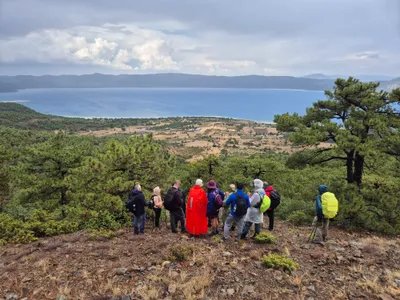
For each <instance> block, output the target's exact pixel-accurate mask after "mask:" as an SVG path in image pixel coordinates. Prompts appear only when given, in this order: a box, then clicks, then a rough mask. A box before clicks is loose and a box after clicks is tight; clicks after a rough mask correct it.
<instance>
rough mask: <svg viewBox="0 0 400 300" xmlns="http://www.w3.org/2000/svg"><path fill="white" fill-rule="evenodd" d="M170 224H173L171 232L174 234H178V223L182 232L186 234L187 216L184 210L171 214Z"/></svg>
mask: <svg viewBox="0 0 400 300" xmlns="http://www.w3.org/2000/svg"><path fill="white" fill-rule="evenodd" d="M170 222H171V230H172V232H174V233H175V232H178V230H176V228H177V226H178V222H180V223H181V232H182V233H183V232H186V224H185V214H184V213H183V209H182V208H181V209H180V210H178V211H171V212H170Z"/></svg>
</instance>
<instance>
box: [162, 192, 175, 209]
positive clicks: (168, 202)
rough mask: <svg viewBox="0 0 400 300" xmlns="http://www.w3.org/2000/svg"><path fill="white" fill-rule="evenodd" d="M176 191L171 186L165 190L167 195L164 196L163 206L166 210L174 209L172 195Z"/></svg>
mask: <svg viewBox="0 0 400 300" xmlns="http://www.w3.org/2000/svg"><path fill="white" fill-rule="evenodd" d="M176 192H177V191H174V189H173V188H170V189H169V190H168V192H167V195H166V196H165V198H164V208H165V209H166V210H169V211H171V210H172V209H174V196H175V193H176Z"/></svg>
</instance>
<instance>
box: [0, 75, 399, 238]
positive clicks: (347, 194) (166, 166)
mask: <svg viewBox="0 0 400 300" xmlns="http://www.w3.org/2000/svg"><path fill="white" fill-rule="evenodd" d="M376 89H377V86H376V84H367V83H360V82H358V81H357V80H355V79H352V78H349V79H348V80H338V81H337V83H336V87H335V89H334V91H332V92H330V91H329V92H327V97H328V100H324V101H319V102H317V103H316V104H314V106H313V107H312V108H310V109H308V110H307V114H306V115H305V116H299V115H296V114H294V115H288V114H285V115H282V116H277V117H276V121H277V125H278V129H280V130H282V131H287V132H290V134H289V139H290V140H291V141H292V142H293V143H294V144H295V145H297V146H302V147H303V148H302V151H299V152H297V153H295V154H292V155H289V154H282V153H272V152H266V153H264V154H257V155H250V156H247V157H244V156H240V157H238V156H234V155H230V154H229V152H227V153H224V155H221V156H209V157H206V158H204V159H203V160H200V161H196V162H191V163H188V162H185V161H184V160H183V159H182V158H180V157H175V156H174V155H171V154H169V153H168V152H167V151H166V150H165V147H164V146H163V144H162V143H160V142H156V141H154V140H153V139H152V136H151V135H146V136H128V135H121V136H114V137H88V136H77V135H75V134H73V133H64V132H57V133H53V132H46V131H38V130H26V129H16V128H10V127H19V126H11V125H10V124H11V123H12V122H13V121H14V120H16V119H18V118H21V116H19V115H18V113H19V112H20V111H23V112H24V114H23V118H27V119H24V122H26V121H27V120H29V118H37V117H38V116H36V115H35V112H33V111H30V110H29V109H28V110H27V111H25V108H23V107H22V106H21V108H18V109H15V106H17V105H16V104H13V105H14V106H12V107H14V109H13V110H11V111H7V112H4V109H3V112H2V113H1V124H2V125H3V126H0V225H1V226H0V228H1V231H0V245H1V244H5V243H26V242H30V241H33V240H35V239H37V238H39V237H42V236H52V235H57V234H64V233H70V232H74V231H77V230H82V229H88V230H100V231H101V232H103V233H104V234H105V235H107V236H108V235H109V234H108V233H109V230H116V229H118V228H120V227H123V226H126V225H127V224H129V223H130V216H129V214H128V213H127V212H126V210H125V207H124V202H125V200H126V199H127V197H128V194H129V192H130V191H131V189H132V186H133V185H134V182H135V181H139V182H141V184H142V186H143V188H144V193H145V196H146V197H147V198H149V197H150V195H151V191H152V189H153V188H154V187H155V186H157V185H158V186H160V187H161V188H162V189H163V191H164V192H165V191H166V190H167V189H168V188H169V186H170V184H171V182H172V181H173V180H174V179H180V180H181V181H182V183H183V187H184V189H186V190H188V189H189V188H190V187H191V186H192V185H193V183H194V181H195V180H196V178H202V179H203V180H204V181H206V180H209V179H211V178H213V179H215V180H216V181H217V183H218V185H219V187H220V188H222V189H224V190H227V189H228V186H229V184H231V183H235V182H238V181H241V182H244V183H246V184H247V185H248V186H247V187H248V189H247V190H248V191H249V188H250V185H249V184H250V182H251V181H252V180H253V179H254V178H261V179H263V180H265V181H268V182H269V183H270V184H272V185H273V186H274V187H275V188H276V189H277V190H278V191H279V192H280V194H281V196H282V201H281V205H280V206H279V207H278V209H277V210H276V215H277V216H278V217H279V218H281V219H286V220H288V221H290V222H293V223H294V224H296V225H301V224H304V223H306V224H307V223H309V222H311V221H312V217H313V215H314V214H315V204H314V199H315V196H316V193H317V188H318V185H320V184H325V185H327V186H328V187H329V189H330V190H331V191H332V192H334V193H335V194H336V197H337V198H338V200H339V203H340V209H339V214H338V216H337V217H336V218H335V219H334V222H333V224H336V225H340V226H344V227H354V228H364V229H367V230H372V231H377V232H382V233H385V234H393V235H395V234H400V210H399V209H398V208H399V207H400V188H399V187H400V174H399V172H398V170H400V151H399V150H400V137H399V124H400V120H399V119H400V118H399V111H398V103H399V98H400V97H399V95H400V92H399V91H398V90H395V91H393V92H392V93H391V94H388V93H385V92H378V91H376ZM1 105H3V104H1ZM18 107H19V106H18ZM2 108H4V107H2ZM30 114H31V116H29V115H30ZM18 120H19V119H18ZM70 121H71V122H72V123H73V121H72V119H71V120H68V122H70ZM18 122H19V121H18ZM18 122H17V123H18ZM35 122H36V121H35ZM43 122H49V124H52V125H49V126H48V129H53V128H56V127H57V126H58V125H59V124H58V123H57V122H59V120H58V119H57V118H55V119H54V120H52V119H51V118H45V121H43ZM51 122H56V123H51ZM63 122H64V121H63ZM65 122H66V121H65ZM82 122H86V121H82ZM90 122H94V124H98V123H96V122H95V121H90ZM90 122H89V123H85V124H86V125H87V124H90ZM99 122H100V121H99ZM149 122H150V121H149ZM18 124H20V123H18ZM24 124H26V123H24ZM54 124H56V125H54ZM174 124H175V123H174ZM86 125H85V126H86ZM53 126H54V127H53ZM95 126H97V125H95ZM99 126H100V125H99ZM101 126H102V125H101ZM21 127H23V126H22V125H21ZM23 128H26V126H24V127H23ZM71 128H75V129H77V128H76V127H71ZM321 142H328V146H325V147H321V146H320V145H321V144H320V143H321ZM100 235H101V234H100ZM94 236H95V234H94Z"/></svg>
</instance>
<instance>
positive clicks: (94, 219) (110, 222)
mask: <svg viewBox="0 0 400 300" xmlns="http://www.w3.org/2000/svg"><path fill="white" fill-rule="evenodd" d="M88 218H89V219H88V221H87V222H86V223H85V224H84V226H85V228H87V229H112V230H116V229H119V228H121V224H119V223H118V222H117V221H116V220H115V216H114V215H113V214H111V213H110V212H108V211H100V212H97V211H90V212H89V217H88Z"/></svg>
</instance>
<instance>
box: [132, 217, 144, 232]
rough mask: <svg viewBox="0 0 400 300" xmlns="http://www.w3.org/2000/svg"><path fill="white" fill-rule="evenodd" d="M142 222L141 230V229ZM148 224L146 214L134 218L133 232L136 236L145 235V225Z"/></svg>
mask: <svg viewBox="0 0 400 300" xmlns="http://www.w3.org/2000/svg"><path fill="white" fill-rule="evenodd" d="M139 222H140V229H139ZM145 224H146V213H144V214H143V215H141V216H139V217H137V216H133V230H134V232H135V234H139V233H144V225H145Z"/></svg>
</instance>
